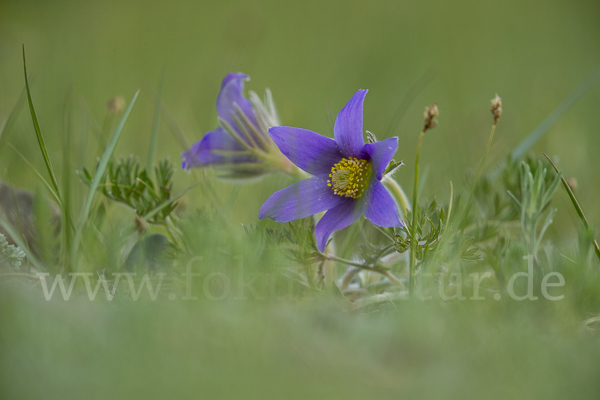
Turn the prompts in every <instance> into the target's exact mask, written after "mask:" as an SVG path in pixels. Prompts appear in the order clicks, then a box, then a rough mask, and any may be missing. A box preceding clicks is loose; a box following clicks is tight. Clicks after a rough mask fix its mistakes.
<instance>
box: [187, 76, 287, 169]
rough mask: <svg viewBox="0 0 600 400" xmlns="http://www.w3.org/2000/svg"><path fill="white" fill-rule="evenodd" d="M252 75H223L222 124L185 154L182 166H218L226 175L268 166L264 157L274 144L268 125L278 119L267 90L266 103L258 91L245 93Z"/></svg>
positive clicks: (275, 122) (218, 108) (220, 114)
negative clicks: (248, 95) (246, 84)
mask: <svg viewBox="0 0 600 400" xmlns="http://www.w3.org/2000/svg"><path fill="white" fill-rule="evenodd" d="M249 79H250V78H249V77H248V76H247V75H244V74H242V73H235V74H234V73H230V74H227V76H226V77H225V79H223V83H222V84H221V91H220V92H219V95H218V97H217V113H218V114H219V123H220V125H221V126H220V127H218V128H217V129H215V130H213V131H210V132H207V133H206V134H205V135H204V137H203V138H202V139H201V140H200V141H198V142H196V143H194V145H192V147H191V149H189V150H187V151H185V152H184V153H183V154H182V156H181V158H182V162H181V166H182V168H183V169H186V170H187V169H190V168H196V167H209V166H210V167H219V168H221V170H222V171H224V172H225V173H226V175H227V177H242V176H255V175H259V174H261V173H263V172H266V170H268V169H269V165H268V163H265V159H266V160H269V159H270V158H269V157H268V155H269V154H270V153H272V150H273V149H272V148H274V147H275V146H273V143H272V141H271V139H270V138H269V135H268V129H269V128H270V127H271V126H274V125H278V124H279V121H278V118H277V113H276V111H275V107H274V105H273V101H272V98H271V93H270V92H269V91H268V90H267V97H266V101H265V103H264V104H263V102H261V100H260V98H259V97H258V96H257V95H256V93H253V92H251V93H250V100H248V99H247V98H246V97H245V96H244V93H243V92H244V81H246V80H249ZM271 167H272V166H271Z"/></svg>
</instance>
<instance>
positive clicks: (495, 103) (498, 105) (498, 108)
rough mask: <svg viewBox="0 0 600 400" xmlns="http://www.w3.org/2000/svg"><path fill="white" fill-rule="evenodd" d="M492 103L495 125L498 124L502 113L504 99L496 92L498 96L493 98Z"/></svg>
mask: <svg viewBox="0 0 600 400" xmlns="http://www.w3.org/2000/svg"><path fill="white" fill-rule="evenodd" d="M490 104H491V105H490V111H491V112H492V115H493V116H494V125H496V124H497V123H498V120H499V119H500V116H501V115H502V99H501V98H500V96H498V93H496V96H495V97H494V98H493V99H492V101H491V102H490Z"/></svg>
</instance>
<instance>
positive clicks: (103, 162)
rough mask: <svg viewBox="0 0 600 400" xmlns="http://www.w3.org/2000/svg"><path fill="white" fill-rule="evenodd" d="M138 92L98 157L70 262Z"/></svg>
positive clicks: (73, 257) (72, 260) (74, 254)
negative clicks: (99, 157) (98, 160)
mask: <svg viewBox="0 0 600 400" xmlns="http://www.w3.org/2000/svg"><path fill="white" fill-rule="evenodd" d="M139 94H140V91H139V89H138V91H137V92H135V94H134V95H133V99H132V100H131V103H129V106H127V109H126V110H125V112H124V113H123V117H121V121H119V124H118V125H117V127H116V128H115V131H114V133H113V135H112V137H111V138H110V141H109V142H108V146H106V149H105V150H104V154H102V158H101V159H100V162H99V163H98V169H97V170H96V174H95V175H94V179H93V180H92V184H91V185H90V191H89V192H88V195H87V197H86V199H85V203H84V204H83V209H82V210H81V217H80V219H79V223H78V225H77V229H76V230H75V236H74V238H73V243H72V245H71V257H70V260H71V262H74V261H75V256H76V255H77V251H78V249H79V244H80V243H81V237H82V235H83V228H84V226H85V222H86V221H87V218H88V214H89V213H90V209H91V208H92V201H93V200H94V195H95V194H96V191H97V190H98V186H99V185H100V180H101V179H102V176H103V175H104V171H105V170H106V166H107V165H108V162H109V161H110V158H111V157H112V153H113V151H114V150H115V147H116V146H117V141H118V140H119V137H120V136H121V132H122V131H123V126H125V122H127V118H129V114H130V113H131V109H132V108H133V106H134V105H135V102H136V100H137V98H138V95H139Z"/></svg>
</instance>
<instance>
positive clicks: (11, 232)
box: [0, 215, 46, 271]
mask: <svg viewBox="0 0 600 400" xmlns="http://www.w3.org/2000/svg"><path fill="white" fill-rule="evenodd" d="M0 225H2V228H4V231H5V232H6V233H8V236H10V238H11V239H12V240H13V242H15V243H16V245H17V246H19V247H20V248H21V250H23V252H24V253H25V255H26V256H27V260H28V261H29V262H30V263H31V264H33V266H34V267H35V268H36V269H37V270H38V271H45V270H46V267H44V265H43V264H42V263H41V262H40V261H39V260H38V259H37V258H35V256H34V255H33V253H32V252H31V250H29V247H27V245H26V244H25V242H23V240H22V239H21V235H19V233H18V232H17V230H16V229H15V228H14V227H13V226H12V225H11V223H10V222H8V221H7V220H6V219H5V218H4V217H3V216H2V215H0Z"/></svg>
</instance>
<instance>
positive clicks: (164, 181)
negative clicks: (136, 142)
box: [81, 156, 177, 223]
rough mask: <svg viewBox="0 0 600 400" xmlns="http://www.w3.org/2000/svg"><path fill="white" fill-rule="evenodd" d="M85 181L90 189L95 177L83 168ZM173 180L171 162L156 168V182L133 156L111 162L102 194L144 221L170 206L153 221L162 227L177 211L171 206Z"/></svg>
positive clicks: (105, 175)
mask: <svg viewBox="0 0 600 400" xmlns="http://www.w3.org/2000/svg"><path fill="white" fill-rule="evenodd" d="M81 177H82V179H83V181H84V182H85V183H86V184H87V185H91V182H92V175H91V174H90V172H89V171H88V170H87V169H86V168H83V172H82V174H81ZM172 178H173V164H172V163H171V162H170V160H169V159H165V160H162V161H160V162H159V163H158V165H157V166H156V167H154V179H151V178H150V177H149V176H148V173H147V172H146V169H145V168H142V167H141V165H140V162H139V160H138V158H137V157H134V156H129V157H127V158H120V159H119V160H117V161H114V160H111V161H109V163H108V165H107V168H106V173H105V174H104V176H102V178H101V184H100V192H101V193H102V194H103V195H104V196H105V197H106V198H108V199H110V200H112V201H115V202H118V203H121V204H125V205H126V206H128V207H130V208H132V209H133V210H134V212H135V213H136V215H138V216H140V217H145V216H146V215H148V214H150V213H151V212H152V211H154V210H156V209H157V208H159V207H160V206H162V205H164V204H165V203H168V204H166V205H165V206H164V207H163V208H161V210H160V211H159V212H158V213H154V214H153V216H152V217H151V218H150V220H149V222H153V223H162V222H164V221H165V220H166V219H167V217H169V215H170V214H171V213H172V212H173V211H174V210H175V208H176V207H177V203H176V202H171V193H172V190H173V183H172Z"/></svg>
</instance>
